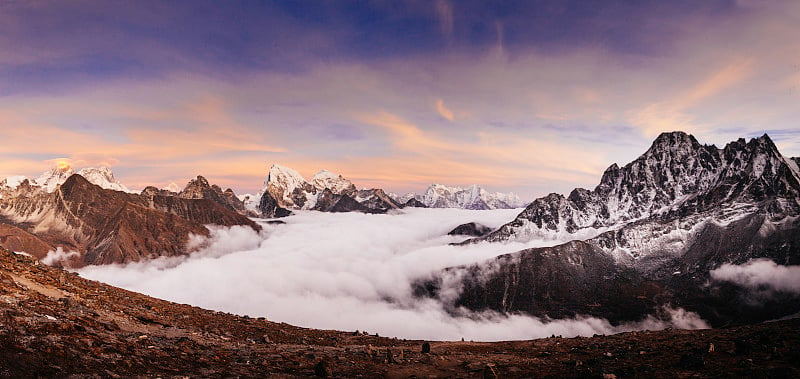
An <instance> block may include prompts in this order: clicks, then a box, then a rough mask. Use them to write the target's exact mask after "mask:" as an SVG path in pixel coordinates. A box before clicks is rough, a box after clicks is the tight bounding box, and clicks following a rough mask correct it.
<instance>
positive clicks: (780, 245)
mask: <svg viewBox="0 0 800 379" xmlns="http://www.w3.org/2000/svg"><path fill="white" fill-rule="evenodd" d="M797 161H798V160H797V159H796V158H791V159H789V158H785V157H783V156H782V155H781V154H780V152H779V151H778V149H777V148H776V147H775V144H774V143H773V142H772V141H771V140H770V138H769V137H768V136H767V135H764V136H762V137H759V138H754V139H751V140H750V141H745V140H744V139H739V140H737V141H733V142H730V143H728V144H727V145H726V146H725V147H723V148H718V147H716V146H714V145H701V144H700V143H698V141H697V140H696V139H695V138H694V137H693V136H691V135H688V134H686V133H682V132H673V133H664V134H661V135H660V136H658V138H656V140H655V141H654V142H653V144H652V146H651V147H650V149H648V150H647V151H646V152H645V153H644V154H643V155H642V156H640V157H639V158H637V159H636V160H634V161H633V162H631V163H628V164H627V165H625V166H623V167H619V166H618V165H616V164H613V165H611V166H610V167H609V168H608V169H607V170H606V171H605V173H604V174H603V176H602V178H601V179H600V183H599V184H598V185H597V187H595V188H594V189H593V190H587V189H583V188H576V189H575V190H573V191H572V192H571V193H570V194H569V195H567V196H563V195H560V194H550V195H547V196H545V197H542V198H539V199H536V200H535V201H533V202H532V203H531V204H530V205H528V206H527V207H526V208H525V210H523V211H522V212H521V213H520V214H519V215H518V216H517V217H516V219H514V220H513V221H511V222H509V223H507V224H505V225H503V226H502V227H500V228H499V229H497V230H495V231H493V232H491V233H489V234H488V235H486V236H483V237H478V238H474V239H470V240H467V241H465V242H464V244H472V243H486V242H494V243H506V242H510V241H529V240H534V239H536V240H545V241H547V240H552V241H554V242H555V241H569V240H572V241H571V242H567V243H565V244H559V245H556V246H553V247H545V248H535V249H527V250H523V251H519V252H516V253H512V254H508V255H503V256H500V257H497V258H496V259H491V260H489V261H486V262H481V263H477V264H474V265H468V266H461V267H452V268H449V269H447V270H445V271H443V272H441V273H439V274H436V275H434V276H433V277H431V278H430V280H428V281H427V282H421V283H419V288H418V290H419V292H420V294H423V295H424V296H435V297H438V296H439V294H440V290H441V289H442V288H443V286H445V285H449V286H456V287H458V288H460V289H461V292H460V294H459V295H458V297H457V298H455V299H449V301H451V306H453V307H466V308H469V309H473V310H486V309H491V310H495V311H501V312H525V313H529V314H534V315H540V316H543V315H547V316H550V317H564V316H570V315H574V314H588V315H595V316H600V317H605V318H608V319H611V320H617V321H619V320H630V319H637V318H640V317H643V316H644V315H645V314H651V313H652V312H654V311H655V310H657V309H658V308H659V307H661V306H664V305H667V304H670V305H673V306H684V307H686V308H687V309H691V310H695V311H697V312H699V313H700V314H701V315H702V316H703V317H704V318H707V319H709V320H711V321H712V322H715V323H716V324H718V325H719V324H722V323H725V322H729V321H731V320H734V321H743V320H746V321H754V320H763V319H765V318H778V317H783V316H786V315H789V314H792V313H796V312H798V311H800V298H798V296H796V295H791V294H786V293H779V294H777V295H776V296H774V297H771V298H768V299H762V300H763V301H760V302H758V305H753V302H748V301H745V300H743V299H745V298H746V297H747V293H745V292H744V290H743V289H741V288H738V287H735V286H730V285H726V284H724V283H719V282H715V281H712V278H711V276H710V272H711V271H712V270H714V269H716V268H719V267H720V266H721V265H722V264H725V263H728V264H743V263H746V262H748V261H750V260H752V259H757V258H768V259H770V260H772V261H774V262H777V263H779V264H782V265H798V264H800V217H799V216H800V169H798V165H797ZM453 280H455V283H453ZM443 301H448V300H447V299H443ZM751 318H752V319H751Z"/></svg>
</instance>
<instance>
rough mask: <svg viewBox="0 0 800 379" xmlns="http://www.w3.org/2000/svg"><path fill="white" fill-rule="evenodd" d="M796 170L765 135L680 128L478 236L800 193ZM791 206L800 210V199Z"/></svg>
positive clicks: (589, 225)
mask: <svg viewBox="0 0 800 379" xmlns="http://www.w3.org/2000/svg"><path fill="white" fill-rule="evenodd" d="M798 176H800V173H797V172H795V171H794V170H792V169H791V167H790V166H789V165H788V164H787V161H786V160H785V159H784V158H783V157H782V156H781V155H780V153H779V152H778V150H777V148H776V147H775V145H774V143H773V142H772V140H770V138H769V136H767V135H766V134H765V135H764V136H762V137H760V138H754V139H752V140H750V142H745V141H744V139H739V140H737V141H734V142H731V143H729V144H727V145H726V146H725V148H723V149H719V148H717V147H716V146H714V145H700V144H699V143H698V142H697V140H696V139H695V138H694V137H693V136H691V135H688V134H686V133H683V132H673V133H663V134H661V135H660V136H659V137H658V138H657V139H656V140H655V141H654V142H653V144H652V146H651V147H650V148H649V149H648V150H647V151H646V152H645V153H644V154H643V155H642V156H640V157H639V158H637V159H636V160H634V161H633V162H631V163H629V164H627V165H625V166H624V167H622V168H620V167H619V166H617V165H616V164H613V165H611V166H610V167H609V168H608V169H606V171H605V172H604V173H603V176H602V178H601V180H600V184H598V185H597V187H595V189H594V190H593V191H589V190H586V189H583V188H576V189H575V190H573V191H572V192H571V193H570V194H569V196H567V197H564V196H563V195H560V194H555V193H553V194H550V195H548V196H545V197H542V198H539V199H536V200H535V201H534V202H533V203H531V204H530V205H529V206H528V207H527V208H525V210H524V211H523V212H522V213H520V215H519V216H517V218H516V219H515V220H514V221H512V222H510V223H508V224H506V225H503V226H502V227H501V228H499V229H498V230H497V231H495V232H493V233H491V234H490V235H488V236H486V237H485V238H483V239H481V240H487V241H504V240H509V239H516V238H526V237H545V238H546V237H548V236H554V235H559V234H560V235H564V234H572V233H576V232H578V231H579V230H588V229H598V228H602V227H615V226H618V225H621V224H624V223H626V222H630V221H633V220H638V219H642V218H647V217H651V216H660V215H662V214H664V213H666V212H672V213H675V212H683V214H684V215H685V214H691V213H697V212H701V211H706V210H710V209H714V208H718V207H720V206H721V205H723V204H727V203H731V202H735V201H743V202H756V201H762V200H766V199H769V198H772V197H775V196H780V197H783V198H788V199H796V198H797V197H798V195H800V186H799V185H798ZM787 206H789V207H791V208H792V209H791V211H792V212H798V211H800V204H798V202H797V201H791V202H789V204H787ZM678 216H681V215H680V214H667V215H666V217H668V218H669V217H678Z"/></svg>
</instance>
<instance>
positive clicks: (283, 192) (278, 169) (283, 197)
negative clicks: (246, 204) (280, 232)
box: [261, 163, 317, 209]
mask: <svg viewBox="0 0 800 379" xmlns="http://www.w3.org/2000/svg"><path fill="white" fill-rule="evenodd" d="M261 193H262V194H264V193H269V194H270V195H271V196H272V197H273V198H274V199H275V200H276V201H277V202H278V205H280V206H281V207H284V208H294V209H310V208H311V207H313V206H314V204H313V203H314V202H315V199H316V196H314V195H316V193H317V190H316V188H315V187H314V186H313V185H311V184H310V183H308V182H306V180H305V179H303V176H302V175H300V173H299V172H297V171H295V170H294V169H291V168H289V167H285V166H281V165H279V164H277V163H276V164H273V165H272V166H271V167H270V168H269V173H268V174H267V179H266V180H265V181H264V187H263V189H262V190H261Z"/></svg>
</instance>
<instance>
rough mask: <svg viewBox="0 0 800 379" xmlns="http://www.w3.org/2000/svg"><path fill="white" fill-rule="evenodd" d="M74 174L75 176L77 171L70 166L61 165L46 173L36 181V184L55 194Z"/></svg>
mask: <svg viewBox="0 0 800 379" xmlns="http://www.w3.org/2000/svg"><path fill="white" fill-rule="evenodd" d="M73 174H75V170H73V169H72V167H70V166H69V165H63V164H60V165H58V166H56V167H53V168H51V169H50V170H48V171H45V172H44V173H43V174H42V175H40V176H39V177H38V178H37V179H36V180H34V184H35V185H37V186H40V187H42V188H43V189H44V190H45V191H47V192H53V191H55V190H56V188H57V187H58V186H60V185H61V184H63V183H64V182H65V181H67V178H69V177H70V176H72V175H73Z"/></svg>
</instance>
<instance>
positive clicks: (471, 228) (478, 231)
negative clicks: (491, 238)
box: [447, 222, 492, 237]
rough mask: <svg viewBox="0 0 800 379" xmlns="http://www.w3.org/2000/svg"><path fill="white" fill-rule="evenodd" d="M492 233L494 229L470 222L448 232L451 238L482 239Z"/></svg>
mask: <svg viewBox="0 0 800 379" xmlns="http://www.w3.org/2000/svg"><path fill="white" fill-rule="evenodd" d="M491 231H492V228H490V227H488V226H486V225H483V224H478V223H475V222H468V223H466V224H461V225H459V226H456V227H455V228H454V229H453V230H451V231H450V232H448V233H447V234H448V235H451V236H473V237H481V236H485V235H486V234H488V233H489V232H491Z"/></svg>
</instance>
